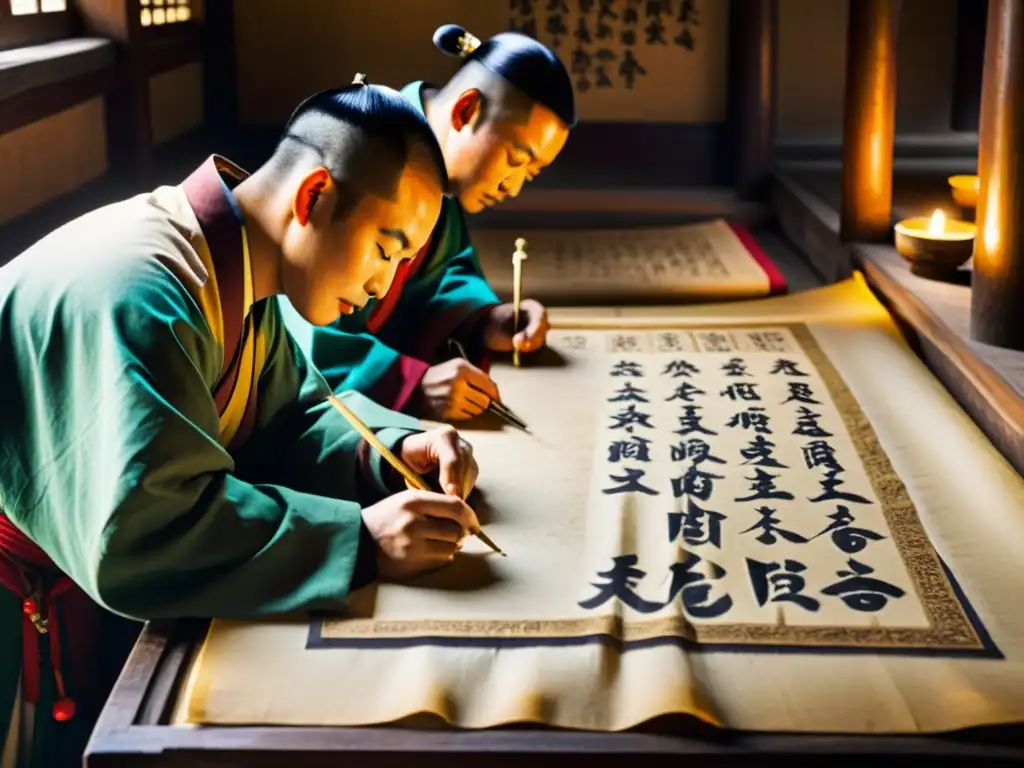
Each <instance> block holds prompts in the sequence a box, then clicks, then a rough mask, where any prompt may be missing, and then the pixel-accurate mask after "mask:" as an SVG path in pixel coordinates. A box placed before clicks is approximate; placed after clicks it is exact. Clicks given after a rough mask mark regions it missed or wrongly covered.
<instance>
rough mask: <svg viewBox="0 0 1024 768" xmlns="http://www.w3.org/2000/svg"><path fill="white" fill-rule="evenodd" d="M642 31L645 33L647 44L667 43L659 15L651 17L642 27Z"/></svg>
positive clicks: (663, 25)
mask: <svg viewBox="0 0 1024 768" xmlns="http://www.w3.org/2000/svg"><path fill="white" fill-rule="evenodd" d="M644 32H646V33H647V44H648V45H668V41H667V40H666V39H665V24H664V22H663V21H662V20H661V17H660V16H659V17H657V18H654V19H651V20H650V21H649V22H648V23H647V26H646V27H644Z"/></svg>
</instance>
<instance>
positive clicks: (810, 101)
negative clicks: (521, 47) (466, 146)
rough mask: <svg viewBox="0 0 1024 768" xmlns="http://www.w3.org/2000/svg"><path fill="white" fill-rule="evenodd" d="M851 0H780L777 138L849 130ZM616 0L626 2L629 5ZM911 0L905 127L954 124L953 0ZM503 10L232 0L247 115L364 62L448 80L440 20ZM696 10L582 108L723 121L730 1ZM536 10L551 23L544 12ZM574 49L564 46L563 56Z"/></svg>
mask: <svg viewBox="0 0 1024 768" xmlns="http://www.w3.org/2000/svg"><path fill="white" fill-rule="evenodd" d="M847 2H848V0H779V17H780V18H779V50H780V61H779V109H778V135H779V139H780V140H781V141H787V140H799V139H814V138H834V137H838V136H839V135H840V134H841V127H842V100H843V81H844V76H845V71H844V68H845V57H846V18H847ZM569 5H570V7H572V6H574V5H575V3H570V4H569ZM615 5H616V6H620V7H619V10H621V6H622V5H623V4H622V3H616V4H615ZM677 5H678V2H676V3H673V6H677ZM544 6H545V3H544V1H543V0H537V2H535V7H536V8H538V9H543V7H544ZM903 7H904V10H903V18H902V22H901V29H900V42H899V44H900V50H899V63H900V68H899V102H900V103H899V111H898V130H899V131H901V132H931V131H944V130H947V129H948V127H949V121H950V100H951V92H952V82H953V51H954V43H955V32H954V22H955V17H956V2H955V0H904V4H903ZM507 8H508V2H507V0H430V2H426V1H425V0H373V2H366V0H289V1H288V2H287V3H285V2H280V0H234V13H235V35H236V46H237V48H236V51H237V54H236V55H237V64H238V88H239V91H238V97H239V119H240V122H241V123H242V124H243V125H249V126H260V125H277V124H279V123H280V122H281V121H282V120H284V119H285V118H286V117H287V116H288V113H289V112H290V110H291V109H292V108H293V107H294V106H295V104H297V103H298V101H300V100H301V99H302V98H303V97H304V96H305V95H307V94H308V93H310V92H312V91H314V90H318V89H320V88H325V87H329V86H331V85H334V84H337V83H339V82H347V81H348V80H349V79H351V77H352V75H353V74H354V73H355V72H357V71H359V72H366V73H367V75H368V76H369V78H370V80H371V81H374V82H379V83H385V84H389V85H393V86H398V85H402V84H404V83H406V82H408V81H409V80H413V79H428V80H430V79H434V80H437V79H441V78H444V77H445V76H446V75H447V73H448V72H450V71H451V70H452V68H453V66H454V63H453V61H452V60H451V59H449V58H447V57H445V56H443V55H441V54H440V53H439V52H438V51H437V50H436V49H435V48H434V47H433V45H432V44H431V42H430V36H431V33H432V32H433V30H434V29H435V28H436V27H437V26H438V25H439V24H442V23H446V22H452V23H458V24H461V25H462V26H464V27H466V28H467V29H469V30H470V31H471V32H473V33H474V34H476V35H478V36H481V37H482V36H486V35H490V34H493V33H494V32H497V31H499V30H501V29H503V28H505V27H506V26H507V23H508V12H507ZM697 8H698V10H699V14H700V17H699V18H700V24H699V26H697V27H694V28H693V29H694V32H695V37H696V46H695V50H694V51H693V52H692V53H689V52H687V53H682V52H680V51H679V50H672V47H670V49H669V50H668V51H667V53H666V55H664V56H661V57H654V58H651V54H647V58H646V59H645V60H646V61H648V62H649V63H650V64H651V66H650V67H649V71H651V72H653V76H649V77H648V78H640V80H639V81H638V82H639V86H638V87H637V88H635V89H633V90H626V89H623V88H617V89H614V90H613V91H610V92H606V93H603V94H600V99H596V98H595V91H593V90H592V91H590V92H589V93H588V94H587V95H586V96H584V97H582V99H581V113H582V116H583V118H584V119H586V120H588V121H609V120H611V121H615V122H640V121H643V122H670V123H708V122H718V121H721V120H722V119H724V104H725V101H724V94H725V77H726V61H727V36H726V27H725V24H726V19H727V17H728V13H727V11H728V0H697ZM641 14H642V11H641ZM538 16H540V17H541V21H542V24H541V26H542V27H543V14H542V13H538ZM642 23H643V22H642V21H641V25H642ZM570 26H571V24H570ZM540 36H541V37H542V39H546V40H549V39H550V36H547V37H546V38H545V36H544V35H543V34H541V35H540ZM569 48H570V45H568V44H563V45H562V46H561V51H562V52H563V53H564V54H565V55H566V58H567V61H568V60H569V57H568V51H569ZM638 57H640V54H639V53H638ZM655 70H657V71H656V72H655ZM609 96H610V98H609Z"/></svg>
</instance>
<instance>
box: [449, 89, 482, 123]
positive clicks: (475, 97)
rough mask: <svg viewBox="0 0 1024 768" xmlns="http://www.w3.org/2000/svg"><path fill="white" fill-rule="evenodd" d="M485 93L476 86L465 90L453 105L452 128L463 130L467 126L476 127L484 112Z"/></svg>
mask: <svg viewBox="0 0 1024 768" xmlns="http://www.w3.org/2000/svg"><path fill="white" fill-rule="evenodd" d="M483 99H484V95H483V94H482V93H480V91H478V90H477V89H476V88H470V89H469V90H467V91H463V93H462V95H461V96H459V98H458V99H456V100H455V103H454V104H453V105H452V115H451V118H452V128H454V129H455V130H456V131H461V130H462V129H463V128H465V127H466V126H470V127H472V128H476V127H478V126H477V123H479V122H480V118H481V115H482V114H483Z"/></svg>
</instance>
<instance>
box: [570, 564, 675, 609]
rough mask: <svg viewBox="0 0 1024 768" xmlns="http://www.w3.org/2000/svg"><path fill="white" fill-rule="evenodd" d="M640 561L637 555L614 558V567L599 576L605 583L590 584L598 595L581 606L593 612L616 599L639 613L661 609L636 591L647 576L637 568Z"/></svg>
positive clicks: (580, 604)
mask: <svg viewBox="0 0 1024 768" xmlns="http://www.w3.org/2000/svg"><path fill="white" fill-rule="evenodd" d="M638 560H639V558H637V556H636V555H619V556H618V557H613V558H612V567H611V568H609V569H608V570H607V571H600V572H599V573H598V574H597V575H598V577H599V578H601V579H604V582H603V583H595V582H591V583H590V586H592V587H595V588H596V589H597V594H596V595H594V596H593V597H591V598H589V599H587V600H584V601H582V602H581V603H579V606H580V607H581V608H584V609H586V610H588V611H592V610H594V609H595V608H599V607H600V606H602V605H604V604H605V603H607V602H608V601H609V600H611V599H613V598H615V599H617V600H619V601H620V602H622V603H625V604H626V605H628V606H629V607H630V608H632V609H633V610H634V611H637V612H638V613H654V612H655V611H656V610H658V609H659V608H661V606H660V605H659V604H657V603H652V602H650V601H649V600H644V599H643V598H642V597H640V596H639V595H638V594H637V593H636V591H635V590H636V586H637V584H638V583H639V582H640V580H641V579H642V578H643V577H644V576H646V575H647V574H646V573H645V572H644V571H642V570H641V569H640V568H637V567H636V564H637V562H638Z"/></svg>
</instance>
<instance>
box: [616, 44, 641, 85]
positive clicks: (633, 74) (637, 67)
mask: <svg viewBox="0 0 1024 768" xmlns="http://www.w3.org/2000/svg"><path fill="white" fill-rule="evenodd" d="M623 35H625V31H623ZM619 75H620V76H621V77H622V80H623V82H624V83H625V84H626V87H627V88H633V87H634V86H635V85H636V78H637V75H640V76H641V77H643V76H646V75H647V70H646V69H644V68H643V66H642V65H641V64H640V62H639V61H637V59H636V57H635V56H634V55H633V52H632V51H625V52H624V53H623V54H622V61H621V62H620V63H619Z"/></svg>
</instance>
